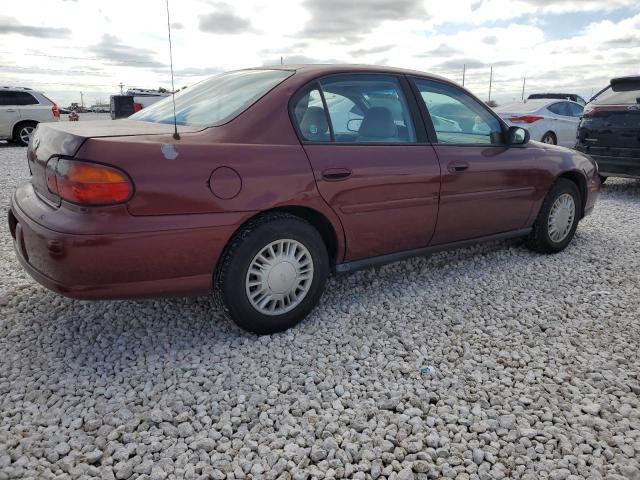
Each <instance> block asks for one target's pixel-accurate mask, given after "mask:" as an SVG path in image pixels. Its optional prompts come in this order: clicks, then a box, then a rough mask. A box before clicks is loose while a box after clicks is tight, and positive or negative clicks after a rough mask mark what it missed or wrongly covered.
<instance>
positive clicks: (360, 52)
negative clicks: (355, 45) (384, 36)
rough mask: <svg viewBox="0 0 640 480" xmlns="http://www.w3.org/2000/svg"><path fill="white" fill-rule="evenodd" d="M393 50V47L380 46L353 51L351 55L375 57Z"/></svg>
mask: <svg viewBox="0 0 640 480" xmlns="http://www.w3.org/2000/svg"><path fill="white" fill-rule="evenodd" d="M392 48H393V45H379V46H377V47H369V48H359V49H357V50H351V51H350V52H349V55H353V56H354V57H361V56H363V55H373V54H376V53H382V52H387V51H389V50H391V49H392Z"/></svg>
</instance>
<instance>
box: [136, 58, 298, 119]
mask: <svg viewBox="0 0 640 480" xmlns="http://www.w3.org/2000/svg"><path fill="white" fill-rule="evenodd" d="M292 74H293V72H291V71H287V70H238V71H235V72H227V73H222V74H220V75H216V76H215V77H212V78H209V79H208V80H204V81H202V82H200V83H197V84H195V85H193V86H191V87H189V88H187V89H186V90H182V91H181V92H179V93H176V95H175V101H176V107H175V109H176V121H177V123H178V125H191V126H199V127H215V126H218V125H222V124H224V123H227V122H229V121H231V120H233V119H234V118H235V117H237V116H238V115H240V114H241V113H242V112H244V111H245V110H246V109H247V108H249V107H250V106H251V105H253V103H255V102H256V101H258V100H259V99H260V98H261V97H262V96H264V95H265V94H266V93H267V92H268V91H269V90H271V89H272V88H274V87H275V86H276V85H278V84H279V83H281V82H283V81H284V80H285V79H286V78H288V77H290V76H291V75H292ZM129 118H131V119H134V120H141V121H143V122H153V123H173V102H172V98H171V97H170V96H169V97H167V98H164V99H162V100H160V101H159V102H157V103H154V104H153V105H151V106H149V107H147V108H145V109H143V110H140V111H139V112H138V113H135V114H133V115H132V116H131V117H129Z"/></svg>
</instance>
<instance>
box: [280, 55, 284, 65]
mask: <svg viewBox="0 0 640 480" xmlns="http://www.w3.org/2000/svg"><path fill="white" fill-rule="evenodd" d="M280 65H284V59H283V58H282V55H281V56H280Z"/></svg>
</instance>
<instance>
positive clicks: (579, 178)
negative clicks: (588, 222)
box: [558, 172, 587, 218]
mask: <svg viewBox="0 0 640 480" xmlns="http://www.w3.org/2000/svg"><path fill="white" fill-rule="evenodd" d="M558 178H566V179H567V180H570V181H572V182H573V183H575V184H576V185H577V187H578V190H579V191H580V200H581V203H582V209H581V212H580V218H582V217H583V216H584V206H585V204H586V202H587V180H586V179H585V178H584V175H582V174H581V173H579V172H564V173H563V174H562V175H560V176H559V177H558Z"/></svg>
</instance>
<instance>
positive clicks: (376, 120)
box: [358, 107, 398, 138]
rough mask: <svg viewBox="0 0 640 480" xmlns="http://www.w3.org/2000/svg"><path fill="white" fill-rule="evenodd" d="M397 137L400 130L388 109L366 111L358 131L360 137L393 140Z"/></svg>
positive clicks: (379, 108) (374, 108) (372, 108)
mask: <svg viewBox="0 0 640 480" xmlns="http://www.w3.org/2000/svg"><path fill="white" fill-rule="evenodd" d="M397 135H398V129H397V127H396V124H395V123H394V122H393V116H392V115H391V111H390V110H389V109H388V108H385V107H371V108H370V109H369V110H367V111H366V113H365V114H364V118H363V119H362V124H361V125H360V130H359V131H358V136H359V137H366V138H393V137H396V136H397Z"/></svg>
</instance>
